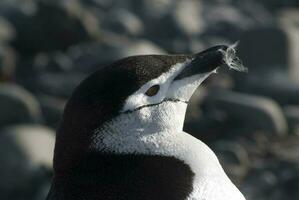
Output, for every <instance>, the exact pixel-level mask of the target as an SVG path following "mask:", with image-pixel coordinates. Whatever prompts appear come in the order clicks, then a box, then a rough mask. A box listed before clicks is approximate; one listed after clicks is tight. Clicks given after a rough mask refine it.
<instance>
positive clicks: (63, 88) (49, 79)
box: [28, 72, 86, 97]
mask: <svg viewBox="0 0 299 200" xmlns="http://www.w3.org/2000/svg"><path fill="white" fill-rule="evenodd" d="M85 77H86V74H83V73H79V72H70V73H67V74H65V73H56V72H41V73H39V74H37V75H36V76H35V77H34V79H33V81H32V82H30V83H29V82H28V85H30V86H29V87H30V88H31V89H32V90H33V91H34V92H35V93H38V94H47V95H54V96H59V97H69V96H70V95H71V94H72V92H73V90H74V89H75V87H76V86H77V85H79V83H80V82H81V81H82V80H83V79H84V78H85Z"/></svg>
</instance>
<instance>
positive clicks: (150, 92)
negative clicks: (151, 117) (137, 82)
mask: <svg viewBox="0 0 299 200" xmlns="http://www.w3.org/2000/svg"><path fill="white" fill-rule="evenodd" d="M159 90H160V86H159V85H154V86H152V87H150V88H149V89H148V90H147V91H146V92H145V94H146V95H147V96H150V97H152V96H154V95H156V94H157V93H158V92H159Z"/></svg>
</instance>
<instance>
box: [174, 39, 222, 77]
mask: <svg viewBox="0 0 299 200" xmlns="http://www.w3.org/2000/svg"><path fill="white" fill-rule="evenodd" d="M227 48H228V47H227V46H225V45H219V46H214V47H211V48H209V49H207V50H205V51H202V52H200V53H197V54H194V55H192V56H191V58H192V61H191V62H190V63H189V64H188V65H187V66H186V67H185V68H184V69H183V70H182V71H181V72H180V73H179V74H178V75H177V76H176V77H175V79H174V80H180V79H184V78H187V77H191V76H193V75H197V74H205V73H210V72H212V71H214V70H215V69H216V68H217V67H219V66H221V65H224V64H225V61H224V54H223V52H225V51H226V50H227Z"/></svg>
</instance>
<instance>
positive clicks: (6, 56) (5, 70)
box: [0, 46, 16, 81]
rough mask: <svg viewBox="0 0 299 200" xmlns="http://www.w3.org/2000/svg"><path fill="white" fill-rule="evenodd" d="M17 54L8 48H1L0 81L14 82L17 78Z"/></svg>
mask: <svg viewBox="0 0 299 200" xmlns="http://www.w3.org/2000/svg"><path fill="white" fill-rule="evenodd" d="M15 57H16V56H15V52H14V51H13V49H12V48H10V47H7V46H0V81H12V80H13V79H14V78H15V69H16V60H15Z"/></svg>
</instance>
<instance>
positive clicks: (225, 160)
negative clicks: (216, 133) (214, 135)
mask: <svg viewBox="0 0 299 200" xmlns="http://www.w3.org/2000/svg"><path fill="white" fill-rule="evenodd" d="M211 148H212V149H213V151H215V153H216V155H217V157H218V159H219V161H220V163H221V165H222V166H223V169H224V170H225V171H226V173H227V174H228V176H229V177H230V178H231V179H232V181H233V182H234V183H235V184H236V185H238V186H239V185H240V184H241V181H240V180H242V179H243V178H244V177H245V176H246V175H247V172H248V170H249V168H250V159H249V156H248V153H247V151H246V149H245V148H244V147H243V146H242V145H240V144H238V143H237V142H234V141H225V140H221V141H217V142H215V143H213V144H212V147H211Z"/></svg>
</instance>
